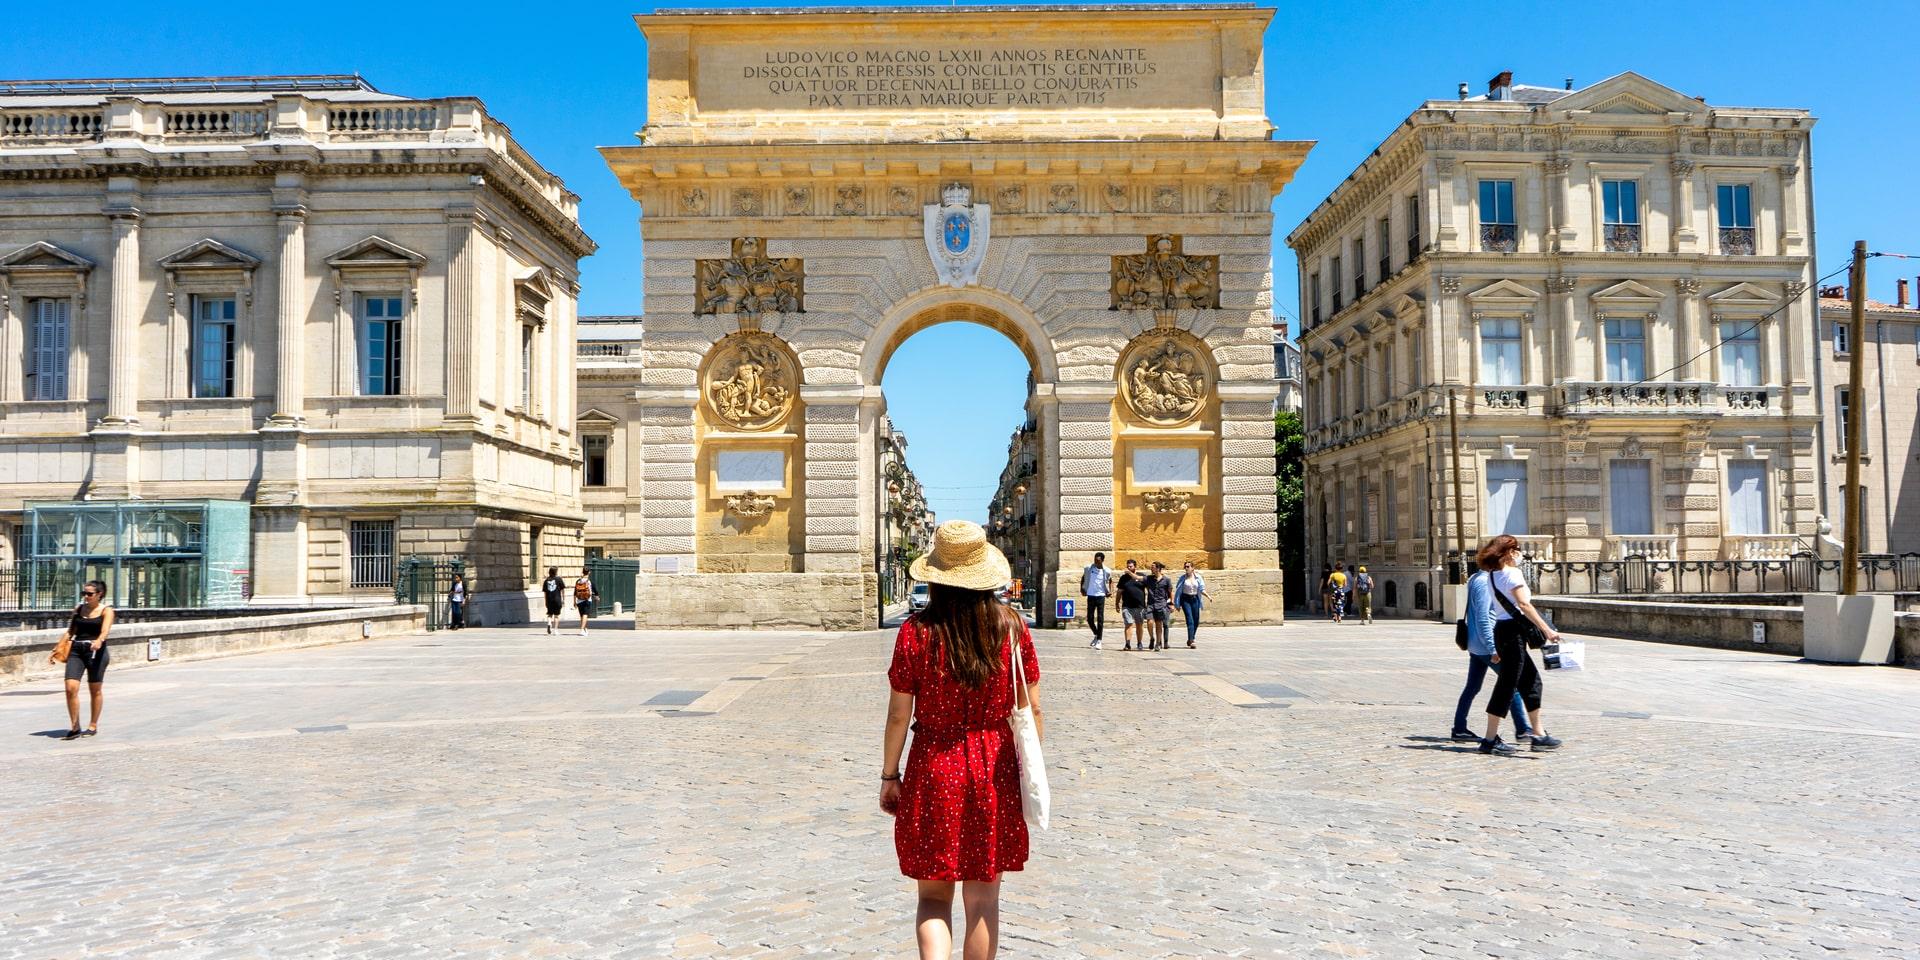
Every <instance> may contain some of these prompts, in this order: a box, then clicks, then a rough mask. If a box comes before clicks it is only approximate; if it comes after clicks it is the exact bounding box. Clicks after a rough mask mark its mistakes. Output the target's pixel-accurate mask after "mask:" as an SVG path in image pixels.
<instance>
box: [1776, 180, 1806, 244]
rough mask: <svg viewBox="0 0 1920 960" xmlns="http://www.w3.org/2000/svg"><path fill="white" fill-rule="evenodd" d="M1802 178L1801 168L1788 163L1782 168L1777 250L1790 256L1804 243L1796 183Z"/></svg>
mask: <svg viewBox="0 0 1920 960" xmlns="http://www.w3.org/2000/svg"><path fill="white" fill-rule="evenodd" d="M1799 179H1800V168H1799V167H1798V166H1796V165H1794V164H1787V165H1785V166H1783V167H1781V168H1780V190H1779V197H1780V246H1779V249H1777V250H1775V251H1774V252H1775V253H1776V254H1779V255H1780V256H1789V255H1792V254H1794V253H1797V252H1799V250H1800V248H1801V245H1802V238H1801V236H1800V205H1799V203H1798V202H1797V201H1798V200H1799V199H1800V198H1799V194H1798V191H1797V190H1796V189H1795V186H1794V185H1795V184H1797V183H1798V182H1799Z"/></svg>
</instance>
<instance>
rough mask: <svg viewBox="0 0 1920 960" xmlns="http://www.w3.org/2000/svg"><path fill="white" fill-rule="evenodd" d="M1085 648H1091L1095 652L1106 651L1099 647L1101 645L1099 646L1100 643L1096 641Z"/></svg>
mask: <svg viewBox="0 0 1920 960" xmlns="http://www.w3.org/2000/svg"><path fill="white" fill-rule="evenodd" d="M1087 646H1088V647H1090V648H1092V649H1095V650H1105V649H1106V648H1105V647H1103V646H1101V645H1100V641H1098V640H1095V641H1094V642H1092V643H1089V644H1087Z"/></svg>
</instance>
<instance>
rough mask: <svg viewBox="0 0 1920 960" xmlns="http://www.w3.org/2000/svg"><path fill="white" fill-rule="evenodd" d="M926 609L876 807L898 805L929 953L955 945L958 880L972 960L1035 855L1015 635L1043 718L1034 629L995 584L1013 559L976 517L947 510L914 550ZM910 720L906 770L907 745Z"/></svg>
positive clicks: (908, 627)
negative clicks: (1005, 884)
mask: <svg viewBox="0 0 1920 960" xmlns="http://www.w3.org/2000/svg"><path fill="white" fill-rule="evenodd" d="M910 572H911V573H912V575H913V578H914V579H915V580H919V581H922V582H924V583H926V584H928V585H929V586H928V599H927V607H926V609H924V610H922V611H920V612H919V613H917V614H915V615H914V616H913V617H911V618H909V619H908V620H907V622H906V623H905V624H903V625H902V626H901V627H900V636H899V638H898V639H897V640H896V641H895V642H894V647H893V666H892V667H891V668H890V669H889V670H888V671H887V679H888V681H889V682H890V683H891V684H892V686H893V695H892V699H891V700H890V701H889V703H888V706H887V734H886V741H885V751H884V755H883V757H882V760H881V773H880V809H882V810H884V811H886V812H887V813H890V814H892V815H893V816H894V825H893V846H894V850H895V852H897V853H898V854H899V856H900V872H901V873H904V874H906V875H907V876H909V877H912V878H914V879H915V880H918V881H920V906H919V911H918V915H917V916H916V918H915V920H914V924H915V931H916V935H917V937H918V939H919V943H920V956H921V960H931V958H939V960H946V958H947V957H949V956H951V955H952V952H953V890H954V884H956V883H958V884H962V885H963V886H962V900H963V903H964V906H965V908H966V921H967V924H966V935H965V941H966V942H965V947H964V950H963V954H962V955H963V956H964V957H965V958H966V960H992V957H993V956H994V954H995V952H996V951H997V950H998V949H999V939H1000V874H1002V873H1004V872H1006V871H1009V870H1019V869H1021V868H1022V867H1024V866H1025V865H1026V862H1027V823H1026V820H1025V818H1024V816H1023V814H1022V811H1021V807H1020V766H1019V764H1020V761H1019V756H1018V754H1016V753H1015V752H1014V747H1013V730H1012V728H1011V727H1010V726H1009V725H1008V723H1007V717H1008V716H1009V715H1010V714H1011V713H1012V712H1013V703H1014V698H1013V683H1014V680H1013V656H1014V653H1015V645H1014V644H1012V643H1009V642H1008V641H1009V640H1010V639H1011V638H1013V637H1016V636H1017V637H1019V644H1018V652H1019V656H1020V657H1021V664H1020V669H1021V671H1022V673H1023V674H1024V675H1025V680H1026V682H1027V694H1026V700H1027V702H1029V703H1031V704H1033V719H1034V724H1035V726H1036V727H1041V728H1042V729H1044V725H1043V724H1042V722H1041V719H1040V703H1039V699H1038V697H1039V681H1040V662H1039V659H1038V658H1037V657H1036V656H1035V655H1034V652H1033V637H1032V636H1031V635H1030V634H1029V633H1028V632H1027V627H1026V623H1025V622H1024V621H1022V620H1021V619H1020V617H1019V615H1018V614H1016V613H1014V612H1013V611H1012V610H1010V609H1008V608H1007V607H1006V606H1004V605H1002V604H1001V603H1000V602H999V601H998V600H997V599H996V598H995V596H994V591H996V590H998V589H999V588H1000V587H1001V586H1003V585H1005V584H1006V583H1007V582H1008V581H1009V580H1011V579H1012V577H1011V575H1010V571H1009V569H1008V567H1007V558H1006V557H1005V556H1004V555H1003V554H1001V552H1000V551H999V550H997V549H995V548H994V547H993V546H992V545H991V544H989V543H987V535H986V532H985V531H983V530H981V529H980V527H979V525H978V524H973V523H968V522H967V521H965V520H950V521H948V522H946V523H943V524H941V525H940V529H939V530H938V531H936V532H935V534H934V540H933V549H932V550H931V551H929V552H928V554H927V555H926V556H924V557H921V558H920V559H918V560H916V561H914V563H913V568H912V570H911V571H910ZM909 721H911V722H912V725H913V751H912V752H911V753H910V754H909V755H908V757H907V769H906V773H905V776H904V778H903V777H902V775H901V772H900V753H901V749H902V748H903V747H904V746H905V745H906V740H907V726H908V723H909Z"/></svg>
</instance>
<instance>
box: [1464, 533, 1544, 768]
mask: <svg viewBox="0 0 1920 960" xmlns="http://www.w3.org/2000/svg"><path fill="white" fill-rule="evenodd" d="M1474 559H1475V562H1477V563H1478V564H1479V565H1480V569H1482V570H1485V571H1487V574H1488V580H1489V582H1490V585H1491V586H1492V587H1493V601H1494V608H1493V658H1492V663H1493V666H1494V668H1495V669H1497V670H1499V671H1500V672H1499V675H1498V677H1497V678H1496V679H1495V680H1494V682H1493V695H1492V696H1491V697H1489V698H1488V699H1487V733H1486V736H1484V737H1481V738H1480V752H1481V753H1498V754H1510V753H1513V752H1514V748H1513V747H1512V746H1511V745H1509V744H1508V743H1506V741H1504V740H1501V739H1500V721H1502V720H1504V719H1506V716H1507V713H1508V711H1509V710H1511V709H1512V706H1511V704H1512V701H1513V697H1514V695H1515V693H1516V692H1517V693H1518V694H1519V696H1520V699H1521V700H1522V701H1523V702H1524V705H1525V706H1526V708H1527V713H1528V714H1529V716H1528V718H1527V719H1528V720H1530V721H1531V722H1532V724H1533V749H1534V752H1536V753H1539V752H1542V751H1547V750H1556V749H1558V748H1559V747H1560V740H1559V738H1557V737H1552V736H1548V735H1547V733H1546V732H1545V731H1543V730H1541V729H1540V694H1541V682H1540V669H1539V668H1538V667H1536V666H1534V665H1533V657H1532V656H1531V655H1530V654H1528V653H1527V648H1528V647H1530V646H1534V645H1535V644H1538V645H1540V646H1545V645H1546V644H1549V643H1554V642H1556V641H1558V640H1559V639H1560V634H1559V633H1557V632H1556V631H1555V630H1554V629H1553V627H1552V626H1551V625H1550V624H1548V623H1547V621H1546V618H1544V617H1542V616H1540V611H1538V610H1536V609H1534V606H1533V595H1532V593H1531V591H1529V590H1528V589H1527V580H1526V578H1525V577H1524V576H1522V575H1521V573H1520V541H1519V540H1518V539H1517V538H1515V537H1514V536H1512V535H1511V534H1505V533H1503V534H1501V535H1499V536H1497V537H1494V538H1493V539H1492V540H1489V541H1487V545H1486V546H1484V547H1481V548H1480V553H1479V555H1478V556H1477V557H1475V558H1474ZM1503 748H1504V749H1503Z"/></svg>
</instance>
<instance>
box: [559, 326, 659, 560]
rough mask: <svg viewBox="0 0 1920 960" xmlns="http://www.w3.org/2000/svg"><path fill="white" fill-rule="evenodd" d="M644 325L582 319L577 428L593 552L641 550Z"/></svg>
mask: <svg viewBox="0 0 1920 960" xmlns="http://www.w3.org/2000/svg"><path fill="white" fill-rule="evenodd" d="M644 326H645V324H644V321H643V320H642V319H641V318H640V317H637V316H592V317H581V318H580V327H579V330H580V334H579V337H580V340H579V344H578V346H577V347H576V350H575V353H576V356H577V360H576V367H575V376H576V380H575V382H576V384H577V386H576V387H575V400H576V408H577V410H578V413H577V415H576V417H575V420H574V426H575V429H576V430H577V431H578V435H579V438H580V505H581V507H582V508H584V509H585V510H586V515H587V526H586V532H585V537H586V554H587V556H589V557H638V556H639V555H640V510H639V502H640V482H639V476H640V443H641V436H642V431H641V429H640V418H639V414H638V410H637V409H636V408H635V407H634V406H633V391H634V390H636V389H638V388H639V386H640V359H641V353H640V343H641V336H642V335H643V328H644Z"/></svg>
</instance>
